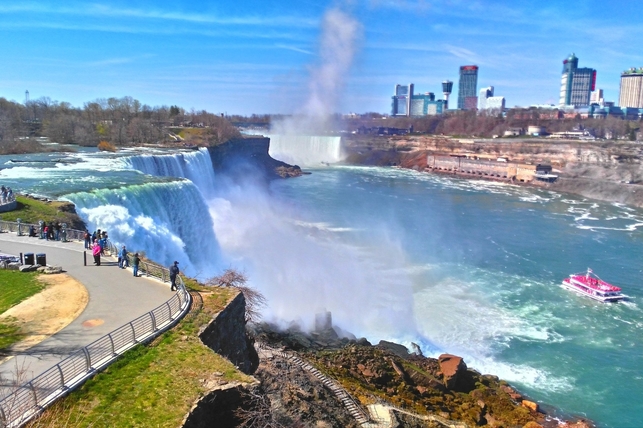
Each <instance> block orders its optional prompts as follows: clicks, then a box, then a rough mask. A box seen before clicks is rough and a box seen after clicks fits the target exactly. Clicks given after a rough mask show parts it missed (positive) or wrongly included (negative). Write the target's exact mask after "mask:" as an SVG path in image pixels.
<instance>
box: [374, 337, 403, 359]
mask: <svg viewBox="0 0 643 428" xmlns="http://www.w3.org/2000/svg"><path fill="white" fill-rule="evenodd" d="M377 346H378V347H379V348H383V349H386V350H388V351H391V352H392V353H394V354H395V355H397V356H398V357H402V358H404V359H407V358H409V350H408V349H407V348H406V346H404V345H400V344H399V343H393V342H387V341H386V340H380V343H378V344H377Z"/></svg>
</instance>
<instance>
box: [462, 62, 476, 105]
mask: <svg viewBox="0 0 643 428" xmlns="http://www.w3.org/2000/svg"><path fill="white" fill-rule="evenodd" d="M477 91H478V66H477V65H463V66H461V67H460V81H459V82H458V109H460V110H464V109H471V108H476V106H477V104H478V103H477V97H476V95H477Z"/></svg>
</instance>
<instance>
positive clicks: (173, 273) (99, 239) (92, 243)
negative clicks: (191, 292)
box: [84, 229, 180, 291]
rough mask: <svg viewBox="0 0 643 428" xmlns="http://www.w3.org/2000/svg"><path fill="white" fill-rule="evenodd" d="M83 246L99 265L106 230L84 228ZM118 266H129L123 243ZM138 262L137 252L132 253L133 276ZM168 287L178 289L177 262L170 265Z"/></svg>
mask: <svg viewBox="0 0 643 428" xmlns="http://www.w3.org/2000/svg"><path fill="white" fill-rule="evenodd" d="M84 238H85V248H86V249H88V250H92V255H93V256H94V264H95V265H96V266H100V256H102V255H105V248H106V247H107V232H106V231H104V230H103V231H101V230H100V229H98V230H96V231H95V232H94V233H92V234H90V233H89V231H88V230H87V229H85V236H84ZM117 256H118V267H119V268H121V269H125V268H128V267H129V266H130V257H129V253H128V251H127V247H126V246H125V245H123V246H122V247H121V249H120V250H119V251H118V254H117ZM139 262H140V256H139V254H138V253H134V254H133V255H132V256H131V264H132V273H133V275H134V276H138V265H139ZM169 270H170V283H171V287H170V289H171V290H172V291H175V290H177V289H178V286H177V285H176V277H177V275H178V274H179V273H180V271H179V262H178V261H174V263H173V264H172V266H170V269H169Z"/></svg>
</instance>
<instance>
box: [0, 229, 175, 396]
mask: <svg viewBox="0 0 643 428" xmlns="http://www.w3.org/2000/svg"><path fill="white" fill-rule="evenodd" d="M83 251H84V247H83V243H82V242H60V241H46V240H41V239H38V238H29V237H26V236H17V235H16V234H15V233H0V253H8V254H14V255H18V254H19V253H23V254H24V253H34V254H37V253H45V254H46V256H47V264H48V265H52V266H62V268H63V270H64V271H65V272H66V273H67V274H68V275H69V276H71V277H73V278H74V279H76V280H77V281H78V282H80V283H81V284H83V285H84V286H85V288H87V291H88V293H89V303H88V304H87V306H86V307H85V310H84V311H83V312H82V313H81V314H80V316H79V317H78V318H76V320H74V321H72V323H71V324H69V325H68V326H67V327H65V328H63V329H62V330H60V331H59V332H58V333H56V334H54V335H53V336H51V337H49V338H48V339H45V340H44V341H43V342H41V343H40V344H38V345H36V346H34V347H32V348H30V349H28V350H26V351H23V352H20V353H18V354H17V355H15V356H14V358H10V359H9V360H7V361H5V362H4V363H2V364H0V378H1V379H2V381H3V384H4V382H7V381H11V380H12V379H14V378H15V375H16V372H17V371H19V372H20V374H21V376H20V379H19V380H20V383H22V382H24V381H28V380H31V379H32V378H34V377H36V376H38V375H39V374H40V373H42V372H44V371H45V370H47V369H49V368H50V367H52V366H53V365H55V364H56V363H58V362H60V361H61V360H62V359H64V358H65V357H67V356H68V355H69V354H71V353H72V352H74V351H76V350H78V349H80V348H82V347H84V346H86V345H89V344H90V343H92V342H93V341H95V340H96V339H99V338H100V337H101V336H103V335H105V334H107V333H109V332H111V331H112V330H115V329H116V328H118V327H120V326H122V325H123V324H127V323H128V322H130V321H131V320H133V319H135V318H137V317H138V316H140V315H143V314H144V313H146V312H149V311H151V310H152V309H154V308H156V307H157V306H159V305H161V304H163V303H165V302H166V301H167V300H168V299H170V298H171V297H172V295H174V293H173V292H171V291H170V288H169V284H164V283H162V282H160V281H158V280H155V279H151V278H145V277H138V278H135V277H134V276H133V275H132V271H131V269H119V268H118V264H117V262H116V261H115V260H114V259H113V258H112V257H103V258H102V259H101V260H102V263H101V265H100V266H94V264H93V258H92V256H91V252H90V251H87V266H84V263H83ZM3 384H0V397H2V396H3V393H2V391H1V389H2V388H1V387H2V386H5V385H6V384H4V385H3Z"/></svg>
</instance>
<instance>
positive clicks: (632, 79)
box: [618, 67, 643, 108]
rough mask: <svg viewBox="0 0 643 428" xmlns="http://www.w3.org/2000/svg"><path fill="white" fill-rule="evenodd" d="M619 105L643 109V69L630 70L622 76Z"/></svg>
mask: <svg viewBox="0 0 643 428" xmlns="http://www.w3.org/2000/svg"><path fill="white" fill-rule="evenodd" d="M618 105H619V107H633V108H643V67H641V68H630V69H629V70H626V71H624V72H623V74H621V89H620V91H619V97H618Z"/></svg>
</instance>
